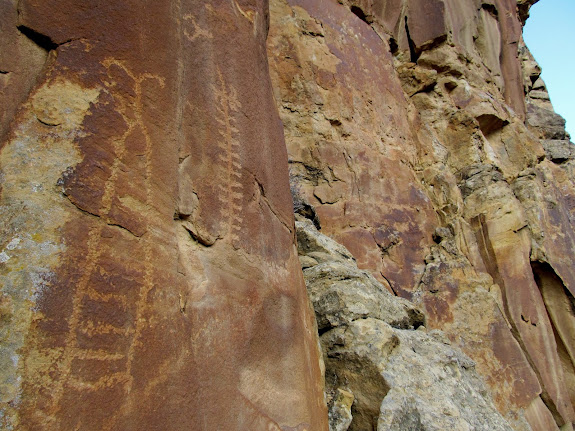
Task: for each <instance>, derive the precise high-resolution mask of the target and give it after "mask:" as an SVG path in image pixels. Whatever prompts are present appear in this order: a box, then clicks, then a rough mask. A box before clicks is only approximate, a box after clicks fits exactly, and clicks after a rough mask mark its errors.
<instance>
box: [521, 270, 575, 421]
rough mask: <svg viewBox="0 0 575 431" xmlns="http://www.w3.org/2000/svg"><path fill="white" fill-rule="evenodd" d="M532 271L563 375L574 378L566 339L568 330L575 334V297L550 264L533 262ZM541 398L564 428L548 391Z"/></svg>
mask: <svg viewBox="0 0 575 431" xmlns="http://www.w3.org/2000/svg"><path fill="white" fill-rule="evenodd" d="M531 270H532V271H533V278H534V279H535V283H536V284H537V287H538V288H539V291H540V292H541V296H542V298H543V301H544V303H545V308H546V310H547V315H548V317H549V321H550V322H551V328H552V329H553V335H554V338H555V343H556V345H557V355H558V356H559V358H560V360H561V364H562V368H563V372H564V373H565V374H570V375H571V376H575V361H574V359H575V358H574V357H573V352H572V351H570V349H568V347H567V343H566V342H565V340H564V337H565V336H568V335H569V332H568V331H569V329H572V331H571V332H572V334H571V335H575V298H574V297H573V295H572V294H571V292H569V290H568V289H567V287H566V286H565V284H564V283H563V280H562V279H561V277H559V275H557V273H556V272H555V270H554V269H553V267H552V266H551V265H550V264H549V263H547V262H542V261H534V262H531ZM570 321H571V322H570ZM570 323H571V325H570ZM541 398H542V399H543V401H544V403H545V405H546V406H547V408H548V409H549V410H550V411H551V413H552V414H553V416H554V417H555V420H556V421H557V423H558V425H559V426H561V425H563V424H562V422H563V419H562V417H561V415H560V414H559V412H558V411H557V408H556V406H555V404H554V403H553V401H552V400H551V398H550V397H549V396H548V394H546V392H545V391H543V393H542V394H541ZM573 401H575V400H574V399H572V400H571V402H573Z"/></svg>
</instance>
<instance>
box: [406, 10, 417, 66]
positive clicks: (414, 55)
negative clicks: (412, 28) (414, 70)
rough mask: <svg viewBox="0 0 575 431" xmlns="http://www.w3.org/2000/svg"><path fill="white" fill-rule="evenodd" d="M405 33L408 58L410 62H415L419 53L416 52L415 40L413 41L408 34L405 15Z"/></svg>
mask: <svg viewBox="0 0 575 431" xmlns="http://www.w3.org/2000/svg"><path fill="white" fill-rule="evenodd" d="M405 33H406V35H407V43H408V45H409V58H410V60H411V62H412V63H417V60H418V59H419V56H420V54H418V53H417V49H416V46H415V42H414V41H413V39H412V38H411V35H410V34H409V25H408V23H407V16H406V17H405Z"/></svg>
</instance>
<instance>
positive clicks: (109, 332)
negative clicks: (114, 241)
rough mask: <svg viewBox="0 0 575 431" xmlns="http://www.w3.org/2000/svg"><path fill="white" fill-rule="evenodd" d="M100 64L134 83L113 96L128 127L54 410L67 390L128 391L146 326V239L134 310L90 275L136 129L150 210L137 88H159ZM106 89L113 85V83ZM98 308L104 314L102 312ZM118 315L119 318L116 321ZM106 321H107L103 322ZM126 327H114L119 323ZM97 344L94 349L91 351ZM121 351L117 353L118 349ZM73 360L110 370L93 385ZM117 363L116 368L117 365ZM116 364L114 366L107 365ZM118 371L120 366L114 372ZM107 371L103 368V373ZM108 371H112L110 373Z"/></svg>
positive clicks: (76, 308) (91, 245)
mask: <svg viewBox="0 0 575 431" xmlns="http://www.w3.org/2000/svg"><path fill="white" fill-rule="evenodd" d="M103 64H104V66H105V67H106V68H107V69H108V70H110V69H111V68H113V67H118V68H120V69H121V70H122V71H123V72H124V73H125V74H127V75H128V76H129V77H130V78H131V80H132V82H133V88H132V90H133V94H134V95H135V96H134V98H133V100H127V99H128V97H126V99H121V98H116V99H115V102H116V104H117V105H118V108H117V111H118V112H119V113H120V115H121V116H122V117H123V119H124V121H125V123H126V124H127V126H128V127H127V130H126V131H125V132H124V134H123V135H122V136H121V137H119V138H118V139H114V140H113V149H114V155H115V158H114V160H113V163H112V166H111V169H110V175H109V177H108V178H107V179H106V181H105V183H104V193H103V196H102V198H101V202H100V207H99V211H98V213H99V215H100V217H101V219H102V220H103V221H105V222H106V223H99V224H98V225H97V227H95V228H92V230H91V231H90V232H89V233H88V244H87V249H88V251H87V255H86V257H85V264H84V271H83V273H82V276H81V278H80V280H79V282H78V284H77V287H76V291H75V293H74V297H73V300H72V313H71V316H70V318H69V320H68V326H69V330H68V335H67V337H66V342H65V347H64V351H63V353H62V355H61V362H60V363H59V364H58V365H57V367H58V369H59V371H60V376H59V379H58V380H57V381H56V384H55V387H54V388H53V394H54V395H53V397H52V398H51V406H50V408H49V410H50V411H54V412H58V411H59V410H60V409H61V408H63V406H61V405H60V403H61V401H62V398H63V396H64V394H65V393H66V391H67V390H69V389H72V390H75V391H95V390H98V389H100V388H104V387H111V386H116V385H122V386H123V388H124V391H125V392H126V393H129V392H130V390H131V386H132V383H133V376H132V373H131V368H132V362H133V357H134V349H135V348H136V346H137V345H138V343H139V342H140V341H139V338H140V335H141V331H142V329H143V326H144V325H145V324H146V322H145V319H144V318H143V313H144V311H145V307H146V301H147V296H148V293H149V292H150V290H151V289H152V288H153V277H152V273H153V264H152V248H151V247H152V246H151V244H150V240H149V239H148V238H146V239H144V240H142V243H143V244H142V247H143V250H144V256H145V257H144V261H143V262H141V265H142V266H143V268H141V271H142V273H143V274H144V277H143V282H142V283H138V284H137V286H138V287H139V289H138V290H139V292H135V293H134V292H132V293H131V295H135V296H136V297H137V298H138V299H137V300H136V301H135V302H136V303H135V306H133V309H130V307H129V306H130V301H129V298H128V297H127V295H128V294H127V293H126V292H116V291H114V292H101V291H98V289H97V287H94V286H93V280H92V279H93V276H94V275H95V274H96V273H97V270H99V269H100V265H101V259H102V258H103V257H104V255H105V253H106V252H108V251H109V250H110V246H107V245H106V244H104V243H103V241H102V233H103V229H104V228H106V227H107V224H115V223H114V221H113V220H111V219H110V213H111V210H112V207H113V203H114V198H115V197H116V192H117V182H118V177H119V175H120V171H121V167H122V164H123V163H124V157H125V156H126V139H127V138H128V137H129V136H130V135H131V134H132V132H133V131H134V130H136V129H138V130H140V131H142V133H143V136H144V140H145V172H143V173H142V175H143V176H144V183H145V189H146V190H145V192H146V202H145V205H146V207H148V208H151V207H152V184H151V178H152V140H151V138H150V136H149V134H148V132H147V129H146V122H145V121H144V117H143V102H142V93H143V91H142V86H143V84H144V83H145V82H146V81H148V80H154V81H156V82H157V83H158V84H159V85H160V86H163V85H164V82H163V79H162V78H161V77H158V76H155V75H152V74H147V73H144V74H141V75H134V74H133V73H131V71H130V70H129V69H128V68H127V67H126V66H124V65H123V64H122V62H120V61H117V60H108V61H105V62H103ZM110 79H111V81H110V82H109V83H107V85H108V86H113V85H114V81H113V78H112V75H110ZM86 301H90V302H89V303H87V302H86ZM93 309H94V310H99V315H98V316H92V310H93ZM101 310H107V312H106V313H102V312H101ZM119 316H120V317H119ZM107 319H109V320H110V321H107ZM122 321H125V322H126V323H125V324H123V325H121V326H118V322H122ZM101 336H108V337H110V336H112V337H116V338H114V340H116V339H122V340H124V341H123V342H121V343H119V342H112V343H110V345H109V346H106V347H105V348H103V349H102V348H101V343H97V342H92V341H91V340H92V339H93V338H94V337H96V338H97V337H101ZM96 346H98V347H96ZM117 350H121V351H117ZM78 360H81V361H89V360H99V361H103V362H107V363H109V364H110V365H109V366H103V367H101V369H102V370H103V373H105V374H104V375H102V376H100V377H99V378H98V379H96V381H90V380H88V379H87V378H85V376H84V375H83V368H82V367H77V368H76V369H75V367H74V364H75V363H77V361H78ZM117 362H119V363H120V364H121V365H120V366H119V365H118V364H117ZM112 363H115V364H112ZM118 368H120V369H119V370H118ZM106 370H108V371H107V372H106ZM109 370H117V371H115V372H113V373H110V372H109Z"/></svg>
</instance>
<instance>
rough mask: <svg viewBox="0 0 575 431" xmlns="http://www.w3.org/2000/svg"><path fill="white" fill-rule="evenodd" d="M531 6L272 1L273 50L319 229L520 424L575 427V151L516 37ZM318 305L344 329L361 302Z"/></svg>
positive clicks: (301, 179)
mask: <svg viewBox="0 0 575 431" xmlns="http://www.w3.org/2000/svg"><path fill="white" fill-rule="evenodd" d="M533 3H534V2H533V1H529V0H528V1H521V0H520V1H514V0H493V1H469V2H460V1H451V0H436V1H433V2H432V1H423V0H422V1H417V0H343V1H340V2H336V1H329V0H274V1H272V2H271V13H272V25H271V33H270V37H269V40H268V55H269V57H270V64H271V69H272V70H271V76H272V81H273V85H274V92H275V96H276V101H277V105H278V108H279V111H280V116H281V118H282V120H283V122H284V128H285V133H286V139H287V146H288V153H289V157H290V163H291V170H292V172H293V173H294V174H295V175H294V176H293V182H294V183H295V184H296V185H297V187H298V188H299V191H300V192H299V196H300V197H301V198H302V200H303V201H305V203H306V204H307V205H309V206H310V207H313V208H315V213H316V215H317V218H318V220H316V221H315V222H316V225H320V226H321V228H322V232H323V233H325V234H327V235H329V236H330V237H332V238H333V239H335V240H336V241H338V242H339V243H341V244H343V245H344V246H345V247H346V248H347V249H349V250H350V251H351V253H352V254H353V256H355V258H356V259H357V265H358V267H359V268H360V269H361V270H362V271H366V270H367V271H369V272H371V274H372V275H373V276H374V277H375V278H376V279H377V280H378V281H379V282H381V283H383V285H385V286H386V287H387V288H388V289H389V290H390V291H392V292H394V293H395V294H397V295H399V296H401V297H404V298H407V299H410V300H412V301H414V302H415V303H416V305H418V306H419V307H421V309H422V310H423V311H424V313H425V314H426V319H427V323H426V326H427V327H429V328H430V329H441V330H443V331H444V332H445V334H446V335H447V337H448V338H449V340H451V342H452V343H453V344H454V345H457V346H460V347H461V348H462V350H463V351H464V352H465V353H466V354H467V355H469V356H470V357H471V358H472V359H473V361H474V362H475V363H476V368H477V371H478V372H479V373H480V374H482V375H483V376H484V378H485V379H486V382H487V385H488V388H489V391H490V392H491V394H492V396H493V400H494V402H495V405H496V406H497V408H498V409H499V411H500V412H501V413H502V414H503V415H504V416H505V418H506V420H507V421H508V422H509V424H510V425H511V426H512V427H513V428H514V429H517V430H528V429H530V427H531V429H533V430H547V429H553V428H555V427H561V428H562V429H571V427H572V423H573V421H574V420H575V412H574V410H573V393H574V392H575V391H574V390H573V382H574V381H575V379H574V370H575V367H574V365H573V364H574V363H575V362H574V358H575V355H574V354H573V351H574V347H573V339H572V333H573V329H572V328H573V318H574V316H575V313H574V311H573V308H572V306H571V305H570V304H572V299H573V297H574V295H573V293H574V291H573V286H574V284H573V279H574V278H573V272H574V269H573V265H572V262H573V258H574V255H575V240H574V232H573V228H572V226H573V221H574V220H575V194H574V193H575V188H574V187H575V182H574V179H575V169H574V168H575V163H574V161H573V159H572V154H573V150H572V148H573V147H572V146H571V145H572V144H571V143H570V137H569V136H568V134H567V133H566V132H565V129H564V124H565V123H564V120H563V119H562V118H561V117H560V116H559V115H557V114H556V113H555V112H554V111H553V107H552V105H551V102H550V100H549V96H548V94H547V91H546V88H545V84H544V82H543V81H542V80H541V77H540V74H541V68H540V67H539V65H537V63H536V61H535V60H534V59H533V57H532V56H531V54H530V53H529V50H528V49H527V47H525V45H524V43H523V40H522V37H521V29H522V24H523V23H524V21H525V19H526V18H527V15H528V10H529V7H530V6H531V5H532V4H533ZM391 66H393V69H394V70H393V71H392V70H391ZM301 260H302V263H304V268H306V269H305V271H306V272H308V273H313V274H315V275H316V276H319V275H326V276H328V272H327V271H323V272H322V271H320V270H319V269H316V270H315V271H311V269H312V268H313V261H312V260H310V258H309V257H308V256H306V257H305V258H303V259H301ZM326 267H327V266H326ZM333 274H334V277H335V278H341V275H340V274H339V273H338V272H336V271H333ZM318 284H319V283H318V282H317V280H315V279H314V280H313V282H312V283H311V284H310V285H311V289H310V291H311V292H312V295H315V291H316V290H315V289H316V287H315V286H317V285H318ZM356 285H357V283H356ZM334 289H335V288H334ZM364 291H365V289H364ZM358 295H359V294H358ZM353 296H354V297H355V295H353ZM330 298H331V297H330ZM335 298H337V299H338V301H339V302H341V300H343V299H344V298H345V295H343V294H337V295H335V296H334V297H333V300H334V301H335ZM338 301H335V302H334V304H335V303H338ZM316 303H319V305H320V307H319V309H321V311H322V313H325V316H326V317H325V319H326V320H325V322H323V325H320V326H322V328H324V329H325V328H328V327H330V325H331V327H334V328H335V329H332V331H333V330H338V331H339V330H340V329H338V328H341V325H349V319H352V318H355V316H358V315H361V313H359V312H355V314H353V313H352V312H350V310H349V309H346V307H352V308H354V309H357V308H358V307H359V305H361V306H363V310H364V311H366V310H367V307H366V306H365V305H364V304H363V301H361V302H360V304H359V305H358V304H354V303H349V304H348V305H346V306H345V307H343V306H342V308H341V309H342V310H346V311H345V312H343V314H342V315H341V316H336V317H337V319H335V320H334V316H335V314H336V313H333V312H332V311H330V310H331V309H330V308H329V307H325V305H326V304H327V302H322V301H316ZM330 306H333V304H331V305H330ZM375 308H376V307H373V306H371V311H373V310H374V309H375ZM327 316H330V317H329V319H332V320H331V321H332V322H335V323H337V325H340V326H337V325H335V324H334V323H329V322H330V320H329V319H328V317H327ZM344 316H345V317H344ZM346 319H347V320H346ZM319 320H320V322H321V318H320V319H319ZM354 321H355V320H354ZM350 342H351V341H350ZM350 389H351V392H353V395H354V397H355V400H356V402H359V401H357V400H359V399H360V395H359V392H358V389H357V388H355V389H352V388H350ZM526 421H527V422H528V423H529V425H527V423H526ZM406 426H407V425H406ZM410 426H414V427H416V426H417V424H415V423H414V424H412V425H410Z"/></svg>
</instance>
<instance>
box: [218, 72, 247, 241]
mask: <svg viewBox="0 0 575 431" xmlns="http://www.w3.org/2000/svg"><path fill="white" fill-rule="evenodd" d="M214 94H215V99H216V102H217V108H216V109H217V112H218V116H217V118H216V121H217V123H218V126H219V135H220V139H219V140H218V143H217V145H218V148H219V150H220V153H219V156H218V157H219V160H218V162H219V163H218V170H219V174H218V176H217V178H218V181H219V184H218V189H219V191H220V193H219V195H218V199H219V201H220V203H221V205H220V208H221V209H220V211H221V216H222V217H221V218H222V220H225V223H226V228H225V233H224V237H225V238H227V239H228V240H229V241H230V242H232V243H236V242H237V241H239V239H240V237H239V235H238V234H239V232H240V231H241V229H242V222H243V217H242V209H243V205H242V201H243V196H244V194H243V193H242V192H243V184H242V182H241V179H242V164H241V152H240V150H241V146H240V141H239V138H238V136H239V130H238V127H237V119H236V116H237V114H238V112H239V110H240V108H241V103H240V101H239V100H238V95H237V91H236V89H235V88H233V87H230V86H228V85H227V84H226V82H225V81H224V77H223V75H222V73H221V71H219V70H218V83H217V86H215V88H214Z"/></svg>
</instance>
